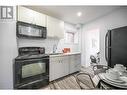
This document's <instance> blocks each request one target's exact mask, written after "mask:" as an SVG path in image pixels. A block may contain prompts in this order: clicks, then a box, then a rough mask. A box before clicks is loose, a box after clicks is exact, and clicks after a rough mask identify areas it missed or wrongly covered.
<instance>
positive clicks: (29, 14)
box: [17, 6, 46, 26]
mask: <svg viewBox="0 0 127 95" xmlns="http://www.w3.org/2000/svg"><path fill="white" fill-rule="evenodd" d="M17 15H18V16H17V20H18V21H23V22H27V23H32V24H37V25H40V26H46V15H44V14H41V13H39V12H36V11H33V10H31V9H28V8H25V7H21V6H18V14H17Z"/></svg>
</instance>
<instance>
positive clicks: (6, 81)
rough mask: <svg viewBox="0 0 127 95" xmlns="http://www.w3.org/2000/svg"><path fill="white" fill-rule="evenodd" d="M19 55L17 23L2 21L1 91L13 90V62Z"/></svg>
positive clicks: (0, 47)
mask: <svg viewBox="0 0 127 95" xmlns="http://www.w3.org/2000/svg"><path fill="white" fill-rule="evenodd" d="M17 54H18V53H17V42H16V21H15V20H14V19H12V20H0V89H13V60H14V58H15V57H16V56H17Z"/></svg>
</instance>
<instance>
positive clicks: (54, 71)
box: [49, 57, 64, 81]
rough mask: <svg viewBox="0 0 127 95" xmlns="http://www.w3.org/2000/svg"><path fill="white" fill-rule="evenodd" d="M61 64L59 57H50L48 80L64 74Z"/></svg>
mask: <svg viewBox="0 0 127 95" xmlns="http://www.w3.org/2000/svg"><path fill="white" fill-rule="evenodd" d="M63 69H64V68H63V64H62V59H61V57H51V58H50V74H49V76H50V81H52V80H55V79H58V78H60V77H62V76H64V71H63Z"/></svg>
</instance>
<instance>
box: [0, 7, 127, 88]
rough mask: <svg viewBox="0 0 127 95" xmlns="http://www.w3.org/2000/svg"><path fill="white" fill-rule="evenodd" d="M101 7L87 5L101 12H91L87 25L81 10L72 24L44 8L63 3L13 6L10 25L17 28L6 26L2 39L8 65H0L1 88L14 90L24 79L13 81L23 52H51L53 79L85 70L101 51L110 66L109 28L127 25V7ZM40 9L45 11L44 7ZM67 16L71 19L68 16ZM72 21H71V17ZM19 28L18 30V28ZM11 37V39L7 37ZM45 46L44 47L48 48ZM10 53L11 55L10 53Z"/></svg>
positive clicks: (50, 75) (102, 56)
mask: <svg viewBox="0 0 127 95" xmlns="http://www.w3.org/2000/svg"><path fill="white" fill-rule="evenodd" d="M97 7H98V8H96V7H89V6H84V8H86V9H88V11H91V13H92V14H95V13H96V12H98V14H96V15H95V16H94V17H93V18H92V19H90V18H91V17H89V15H88V17H89V19H88V20H87V19H86V24H84V25H83V24H82V19H80V16H81V15H84V14H82V13H81V12H79V13H78V15H79V17H78V16H76V17H78V19H73V20H71V21H72V23H73V24H71V23H68V22H67V21H63V20H61V19H59V17H58V18H57V17H55V16H52V15H53V14H51V13H52V12H51V13H46V11H44V10H46V9H47V10H50V11H51V9H53V8H54V10H57V9H59V8H60V7H59V6H57V7H55V6H54V7H53V6H47V7H43V6H16V7H13V8H14V14H15V15H14V20H11V19H9V20H10V21H9V23H11V25H8V27H9V29H11V30H9V31H13V32H11V33H10V32H9V31H8V30H7V29H6V30H5V31H7V33H4V32H2V33H3V34H2V36H1V41H4V42H1V43H2V45H1V47H2V49H1V52H2V53H1V56H3V57H1V60H2V62H3V63H5V64H3V65H2V66H1V67H0V69H1V71H2V73H1V74H0V76H2V79H1V81H0V84H1V87H0V88H1V89H13V83H14V84H15V83H19V82H20V81H18V80H17V81H16V82H13V66H12V64H13V62H14V63H15V58H16V57H17V56H18V55H19V53H20V54H21V55H22V54H26V55H30V54H31V53H32V52H31V51H35V52H34V53H33V54H38V53H40V54H43V55H45V54H47V55H48V56H49V60H48V61H45V62H47V63H49V68H48V69H47V70H48V71H47V70H45V71H46V74H49V79H48V80H49V81H50V82H52V81H54V80H57V79H59V78H64V77H65V76H68V75H70V74H73V73H75V72H78V71H80V70H81V67H82V66H83V67H89V66H90V62H91V60H90V55H95V54H96V53H97V52H100V63H101V64H103V65H106V60H105V54H104V37H105V34H106V32H107V30H109V29H114V28H117V27H122V26H126V24H127V23H126V15H127V14H126V7H120V6H110V7H106V6H105V7H103V10H105V12H103V10H99V9H100V8H99V6H97ZM100 7H101V6H100ZM40 8H41V9H44V10H40ZM66 8H67V10H68V9H70V11H72V9H73V8H75V9H77V10H79V9H82V7H80V6H79V7H76V6H75V7H69V6H68V7H66ZM66 8H65V7H61V10H62V9H63V10H65V9H66ZM94 8H96V10H94ZM61 10H57V11H59V12H60V11H61ZM92 10H93V11H92ZM70 11H69V12H70ZM47 12H48V11H47ZM67 12H68V11H67ZM74 12H75V11H74ZM99 13H100V14H99ZM49 14H50V15H49ZM75 14H76V13H75ZM62 15H63V14H62ZM70 15H71V14H70ZM72 15H73V14H72ZM68 17H69V16H68ZM81 17H82V16H81ZM65 19H66V20H67V18H65ZM1 21H3V22H6V20H1ZM16 21H19V24H17V23H16ZM68 21H70V20H69V19H68ZM75 22H76V23H75ZM119 22H120V23H119ZM12 23H13V25H12ZM2 25H3V26H2ZM5 25H6V23H5ZM5 25H4V24H3V23H1V25H0V27H1V28H3V30H4V29H5V28H4V26H5ZM37 26H38V27H37ZM40 26H41V27H40ZM12 27H13V28H12ZM25 27H26V28H25ZM27 27H31V29H30V30H28V28H27ZM39 27H40V28H39ZM45 27H46V29H45ZM16 29H17V31H18V32H17V31H16ZM36 29H37V30H36ZM39 29H40V30H39ZM41 29H42V30H41ZM44 29H45V30H46V31H47V34H44V32H43V33H40V31H44ZM22 30H23V31H22ZM27 30H28V31H27ZM35 30H36V31H39V33H34V35H36V36H39V37H40V38H39V37H38V38H36V37H35V36H33V34H31V33H29V31H35ZM24 31H26V32H27V33H26V32H25V33H24ZM59 31H61V32H59ZM84 31H85V32H84ZM102 31H103V32H102ZM40 34H42V35H47V36H42V35H40ZM24 35H26V36H24ZM29 36H30V37H29ZM32 36H33V37H32ZM7 37H8V38H9V39H7ZM10 39H11V40H10ZM7 43H8V44H7ZM22 47H25V48H22ZM29 47H33V48H29ZM42 47H44V49H43V48H42ZM19 49H20V50H19ZM5 51H6V53H5ZM19 51H20V52H19ZM8 53H9V54H10V55H8ZM29 53H30V54H29ZM28 57H29V56H28ZM41 57H42V56H41ZM32 58H33V57H32ZM39 58H40V57H39ZM6 59H8V60H6ZM12 59H13V62H12V64H10V62H11V61H12ZM21 59H22V58H21ZM22 60H26V59H24V58H23V59H22ZM17 61H18V62H19V61H21V60H20V59H19V58H18V59H17ZM28 61H29V60H28ZM30 62H31V61H30ZM30 62H28V63H30ZM35 62H37V61H35ZM39 62H40V61H39ZM19 63H20V62H19ZM33 63H34V62H33ZM42 63H44V61H42ZM15 64H16V63H15ZM24 64H25V62H24ZM6 66H8V67H6ZM22 66H23V65H22ZM33 66H35V67H38V66H36V65H33ZM46 66H48V65H46ZM44 67H45V65H43V66H42V67H41V68H44ZM7 68H8V69H7ZM18 68H20V66H18ZM21 68H22V67H21ZM25 68H29V69H31V68H33V67H31V66H28V67H24V69H23V71H21V72H20V70H19V72H20V73H21V74H22V73H23V72H25V71H26V72H27V70H25ZM6 70H7V71H6ZM17 70H18V69H16V71H14V72H18V71H17ZM36 70H37V69H36ZM45 71H44V72H45ZM3 72H5V74H6V75H4V73H3ZM7 72H8V73H7ZM35 72H36V71H34V75H35V74H37V73H39V74H40V72H41V73H42V72H43V71H41V70H40V72H36V73H35ZM44 72H43V73H44ZM27 73H28V75H31V74H32V73H31V72H27ZM18 75H19V73H16V74H14V76H16V77H17V76H18ZM26 75H27V74H24V75H23V76H24V77H26ZM44 75H45V74H44ZM20 76H21V75H20ZM16 77H14V80H16V79H18V78H16ZM15 78H16V79H15ZM8 79H10V80H8ZM19 80H22V78H20V79H19ZM27 81H28V80H27ZM39 84H40V83H39ZM16 85H17V84H16ZM37 85H38V84H37ZM21 87H22V86H21ZM29 87H31V86H29ZM29 87H28V88H29ZM14 88H15V87H14ZM19 88H20V87H19ZM16 89H17V86H16Z"/></svg>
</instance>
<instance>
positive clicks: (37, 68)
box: [15, 57, 49, 84]
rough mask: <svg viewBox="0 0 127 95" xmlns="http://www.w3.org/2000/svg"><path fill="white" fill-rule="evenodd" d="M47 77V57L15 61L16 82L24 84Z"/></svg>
mask: <svg viewBox="0 0 127 95" xmlns="http://www.w3.org/2000/svg"><path fill="white" fill-rule="evenodd" d="M48 78H49V58H48V57H47V58H36V59H27V60H20V61H16V63H15V79H16V80H15V81H16V84H25V83H28V82H33V81H37V80H44V79H48Z"/></svg>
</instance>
